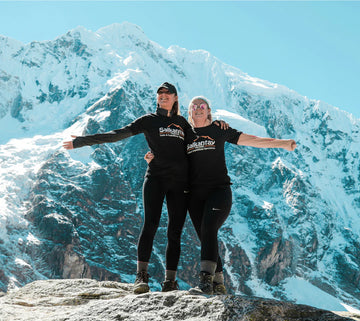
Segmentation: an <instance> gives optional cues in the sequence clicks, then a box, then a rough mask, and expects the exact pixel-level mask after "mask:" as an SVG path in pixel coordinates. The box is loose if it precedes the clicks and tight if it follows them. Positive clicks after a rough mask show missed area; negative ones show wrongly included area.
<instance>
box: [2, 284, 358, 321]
mask: <svg viewBox="0 0 360 321" xmlns="http://www.w3.org/2000/svg"><path fill="white" fill-rule="evenodd" d="M131 287H132V286H131V284H126V283H118V282H111V281H104V282H98V281H95V280H91V279H72V280H47V281H35V282H33V283H30V284H28V285H26V286H25V287H23V288H20V289H18V290H14V291H11V292H9V293H7V294H6V295H4V296H3V297H1V298H0V320H1V321H5V320H6V321H15V320H17V321H20V320H24V321H25V320H26V321H30V320H42V321H46V320H49V321H50V320H52V321H53V320H59V321H60V320H67V321H75V320H76V321H78V320H91V321H93V320H102V321H106V320H124V321H125V320H129V321H130V320H136V321H138V320H154V321H155V320H193V321H195V320H202V321H205V320H209V321H210V320H211V321H214V320H221V321H225V320H229V321H230V320H238V321H240V320H244V321H245V320H252V321H256V320H259V321H260V320H261V321H263V320H278V321H280V320H288V321H290V320H297V321H301V320H304V321H305V320H319V321H320V320H323V321H325V320H334V321H335V320H339V321H341V320H344V321H345V320H360V319H358V318H360V316H351V317H350V316H347V317H345V316H340V315H339V314H336V313H333V312H329V311H325V310H319V309H316V308H313V307H309V306H306V305H296V304H292V303H288V302H282V301H276V300H268V299H261V298H254V297H241V296H234V295H228V296H211V297H205V296H201V295H192V294H190V293H189V292H188V291H173V292H167V293H161V292H152V293H145V294H142V295H134V294H133V293H132V290H131Z"/></svg>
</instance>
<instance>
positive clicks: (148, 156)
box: [144, 152, 154, 164]
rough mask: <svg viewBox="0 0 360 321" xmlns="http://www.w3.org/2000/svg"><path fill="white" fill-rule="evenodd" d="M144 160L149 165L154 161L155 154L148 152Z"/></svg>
mask: <svg viewBox="0 0 360 321" xmlns="http://www.w3.org/2000/svg"><path fill="white" fill-rule="evenodd" d="M144 159H145V160H146V162H147V163H148V164H150V162H151V161H152V160H153V159H154V154H153V153H152V152H147V153H146V154H145V156H144Z"/></svg>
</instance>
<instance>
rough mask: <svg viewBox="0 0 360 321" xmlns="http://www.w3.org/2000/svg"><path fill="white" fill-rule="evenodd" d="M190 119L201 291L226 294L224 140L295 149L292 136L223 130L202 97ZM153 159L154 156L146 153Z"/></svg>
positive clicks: (193, 102)
mask: <svg viewBox="0 0 360 321" xmlns="http://www.w3.org/2000/svg"><path fill="white" fill-rule="evenodd" d="M188 114H189V116H188V121H189V123H190V124H191V125H192V126H193V127H194V130H195V132H196V134H197V135H198V136H197V137H192V138H189V139H188V140H187V142H186V152H187V155H188V161H189V182H190V200H189V204H188V210H189V214H190V218H191V220H192V223H193V225H194V227H195V230H196V232H197V234H198V236H199V239H200V241H201V261H200V275H199V286H198V288H197V289H198V290H200V292H201V293H205V294H226V288H225V285H224V275H223V267H222V262H221V259H220V257H219V250H218V238H217V234H218V231H219V229H220V227H221V226H222V225H223V224H224V222H225V220H226V219H227V217H228V216H229V213H230V210H231V205H232V192H231V189H230V185H231V182H230V177H229V176H228V172H227V167H226V163H225V152H224V145H225V142H228V143H232V144H236V145H242V146H251V147H258V148H283V149H286V150H288V151H293V150H294V149H295V148H296V143H295V141H294V140H292V139H274V138H263V137H258V136H253V135H248V134H245V133H243V132H241V131H238V130H236V129H233V128H231V127H229V128H228V129H227V130H221V129H220V128H219V127H218V126H216V125H214V123H213V122H212V115H211V107H210V102H209V100H208V99H207V98H205V97H203V96H196V97H194V98H193V99H191V101H190V104H189V109H188ZM146 158H147V161H148V162H149V161H151V159H152V158H153V156H152V155H150V154H147V155H146Z"/></svg>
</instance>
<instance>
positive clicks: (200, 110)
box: [190, 99, 211, 122]
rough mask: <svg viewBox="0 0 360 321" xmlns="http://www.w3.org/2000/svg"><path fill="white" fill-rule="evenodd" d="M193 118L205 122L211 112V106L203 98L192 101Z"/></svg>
mask: <svg viewBox="0 0 360 321" xmlns="http://www.w3.org/2000/svg"><path fill="white" fill-rule="evenodd" d="M190 112H191V118H192V119H193V120H194V121H199V122H205V121H206V119H208V116H209V114H210V112H211V111H210V108H209V106H208V105H207V103H206V102H205V101H203V100H202V99H195V100H193V101H192V103H191V110H190Z"/></svg>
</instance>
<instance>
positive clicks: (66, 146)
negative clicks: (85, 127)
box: [63, 135, 77, 149]
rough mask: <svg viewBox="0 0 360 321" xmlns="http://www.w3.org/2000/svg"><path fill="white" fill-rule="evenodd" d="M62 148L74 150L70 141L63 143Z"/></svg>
mask: <svg viewBox="0 0 360 321" xmlns="http://www.w3.org/2000/svg"><path fill="white" fill-rule="evenodd" d="M71 137H72V138H74V139H75V138H76V137H77V136H74V135H71ZM63 147H64V148H65V149H74V144H73V141H72V140H70V141H67V142H63Z"/></svg>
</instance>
